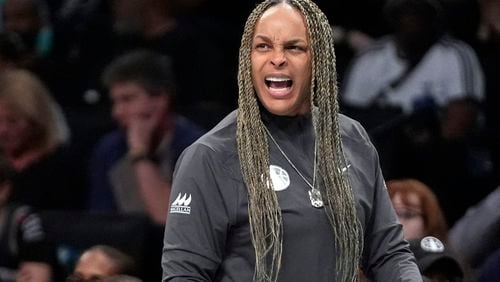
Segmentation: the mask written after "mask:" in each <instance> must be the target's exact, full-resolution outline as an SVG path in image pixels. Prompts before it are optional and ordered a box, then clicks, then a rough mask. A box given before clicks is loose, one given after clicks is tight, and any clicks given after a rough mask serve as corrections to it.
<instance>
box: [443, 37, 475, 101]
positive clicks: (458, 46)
mask: <svg viewBox="0 0 500 282" xmlns="http://www.w3.org/2000/svg"><path fill="white" fill-rule="evenodd" d="M451 46H452V47H453V50H454V52H450V54H449V55H448V56H452V57H448V56H447V57H448V58H450V60H449V61H448V63H447V64H446V66H443V67H444V68H445V70H444V71H443V73H444V74H445V76H444V79H443V80H442V83H443V87H444V89H443V90H442V91H441V93H442V95H441V97H438V99H446V100H447V101H445V103H446V102H449V101H450V100H454V99H461V98H472V99H473V100H476V101H482V100H483V99H484V74H483V70H482V68H481V64H480V63H479V60H478V58H477V55H476V53H475V52H474V50H473V49H472V48H471V47H470V46H469V45H467V44H465V43H463V42H458V41H457V42H455V43H454V44H453V45H451ZM450 48H451V47H450ZM446 94H447V95H446ZM446 96H448V97H446Z"/></svg>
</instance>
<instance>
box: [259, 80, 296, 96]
mask: <svg viewBox="0 0 500 282" xmlns="http://www.w3.org/2000/svg"><path fill="white" fill-rule="evenodd" d="M265 83H266V86H267V89H268V90H269V94H271V96H274V97H277V98H279V97H283V96H286V95H288V94H289V93H290V92H291V90H292V85H293V80H292V79H290V78H289V77H284V76H280V77H278V76H268V77H266V78H265Z"/></svg>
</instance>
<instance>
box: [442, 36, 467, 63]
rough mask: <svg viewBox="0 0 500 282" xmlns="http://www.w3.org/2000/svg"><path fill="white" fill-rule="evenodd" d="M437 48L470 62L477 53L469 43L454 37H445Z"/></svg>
mask: <svg viewBox="0 0 500 282" xmlns="http://www.w3.org/2000/svg"><path fill="white" fill-rule="evenodd" d="M435 46H436V49H437V50H439V51H441V52H446V53H450V54H455V55H456V56H458V57H459V58H460V59H461V60H468V59H469V60H470V57H476V52H475V51H474V49H473V48H472V47H471V46H470V45H469V44H468V43H466V42H464V41H462V40H460V39H457V38H454V37H452V36H448V35H446V36H443V37H442V38H441V39H440V40H439V41H438V42H437V43H436V45H435Z"/></svg>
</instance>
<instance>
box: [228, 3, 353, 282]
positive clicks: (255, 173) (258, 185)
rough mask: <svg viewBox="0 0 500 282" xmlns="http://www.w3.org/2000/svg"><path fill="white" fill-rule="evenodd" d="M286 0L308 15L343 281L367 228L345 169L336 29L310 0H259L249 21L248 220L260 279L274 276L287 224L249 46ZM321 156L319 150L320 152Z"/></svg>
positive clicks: (323, 171)
mask: <svg viewBox="0 0 500 282" xmlns="http://www.w3.org/2000/svg"><path fill="white" fill-rule="evenodd" d="M282 2H286V3H289V4H291V5H293V6H295V7H297V9H299V10H300V11H301V12H302V14H303V15H304V17H305V20H306V24H307V29H308V31H309V37H310V40H311V50H312V56H313V60H312V68H313V69H312V81H311V97H312V99H311V108H312V107H318V111H317V112H318V113H317V117H316V118H315V119H313V120H314V123H315V124H314V127H315V129H316V136H317V137H316V138H317V143H318V152H317V159H318V160H319V163H318V171H319V175H320V177H321V178H320V180H321V181H320V183H321V186H322V187H321V189H322V192H323V195H324V196H323V197H324V200H325V202H326V205H325V209H326V214H327V216H328V218H329V220H330V222H331V225H332V229H333V233H334V237H335V238H334V239H335V245H336V249H337V251H338V256H337V260H336V270H337V277H338V280H339V281H353V280H355V279H356V277H357V269H358V265H359V261H360V257H361V253H362V246H363V231H362V228H361V225H360V223H359V220H358V218H357V216H356V206H355V200H354V195H353V191H352V189H351V187H350V185H349V183H348V179H347V175H346V174H344V172H343V171H344V169H346V163H345V160H344V156H343V151H342V146H341V137H340V129H339V125H338V117H337V116H338V112H339V106H338V102H337V93H338V88H337V77H336V69H335V60H336V58H335V53H334V47H333V37H332V30H331V27H330V25H329V24H328V20H327V18H326V16H325V15H324V14H323V12H322V11H321V10H320V9H319V8H318V7H317V6H316V4H314V3H313V2H311V1H309V0H290V1H286V0H285V1H283V0H281V1H276V0H268V1H264V2H262V3H261V4H259V5H258V6H257V7H256V8H255V9H254V10H253V12H252V13H251V14H250V16H249V18H248V19H247V22H246V24H245V29H244V33H243V37H242V40H241V47H240V54H239V72H238V86H239V101H238V103H239V111H238V118H237V144H238V155H239V158H240V165H241V171H242V174H243V178H244V181H245V184H246V186H247V189H248V193H249V196H248V197H249V205H248V211H249V222H250V229H251V237H252V243H253V245H254V248H255V257H256V258H255V259H256V261H255V274H254V279H255V280H256V281H276V280H277V278H278V273H279V269H280V264H281V257H282V240H283V234H282V233H283V226H282V218H281V209H280V207H279V204H278V199H277V195H276V193H275V192H274V190H273V189H270V188H271V187H269V186H270V185H272V181H271V179H270V176H269V145H268V139H267V136H266V133H265V131H264V128H263V127H262V123H261V116H260V111H259V106H258V101H257V97H256V93H255V90H254V87H253V84H252V74H251V71H252V70H251V60H250V56H251V48H252V37H253V33H254V28H255V25H256V23H257V21H258V20H259V18H260V16H261V15H262V14H263V13H264V11H265V10H267V9H268V8H269V7H270V6H273V5H276V4H278V3H282ZM318 156H321V158H319V157H318Z"/></svg>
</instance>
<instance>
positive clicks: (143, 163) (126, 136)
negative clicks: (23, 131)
mask: <svg viewBox="0 0 500 282" xmlns="http://www.w3.org/2000/svg"><path fill="white" fill-rule="evenodd" d="M103 80H104V84H105V85H106V86H107V87H108V88H109V93H110V96H111V100H112V103H113V106H112V107H113V117H114V118H115V120H116V121H117V123H118V124H119V127H120V128H119V129H117V130H115V131H113V132H111V133H109V134H108V135H106V136H104V137H103V138H102V140H100V142H99V143H98V144H97V146H96V148H95V151H94V153H93V156H92V159H91V163H90V176H91V193H90V209H91V210H94V211H117V212H122V213H145V214H147V215H149V217H150V218H151V219H152V220H153V221H154V222H155V223H157V224H159V225H163V224H165V219H166V215H167V209H168V203H169V196H170V184H171V176H172V172H173V169H174V165H175V162H176V160H177V158H178V157H179V155H180V154H181V152H182V151H183V150H184V148H186V147H187V146H189V145H190V144H191V143H192V142H193V141H195V140H196V139H197V138H198V137H200V136H201V135H202V133H203V132H202V130H201V129H200V128H199V127H198V126H197V125H195V124H194V123H192V122H191V121H189V120H188V119H186V118H184V117H182V116H179V115H176V114H175V113H174V111H173V99H172V98H173V95H174V91H175V83H174V77H173V73H172V70H171V66H170V61H169V59H168V57H165V56H162V55H159V54H157V53H154V52H150V51H134V52H132V53H129V54H126V55H123V56H122V57H119V58H118V59H116V61H114V62H112V63H111V64H110V65H109V66H108V67H107V68H106V70H105V72H104V75H103Z"/></svg>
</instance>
